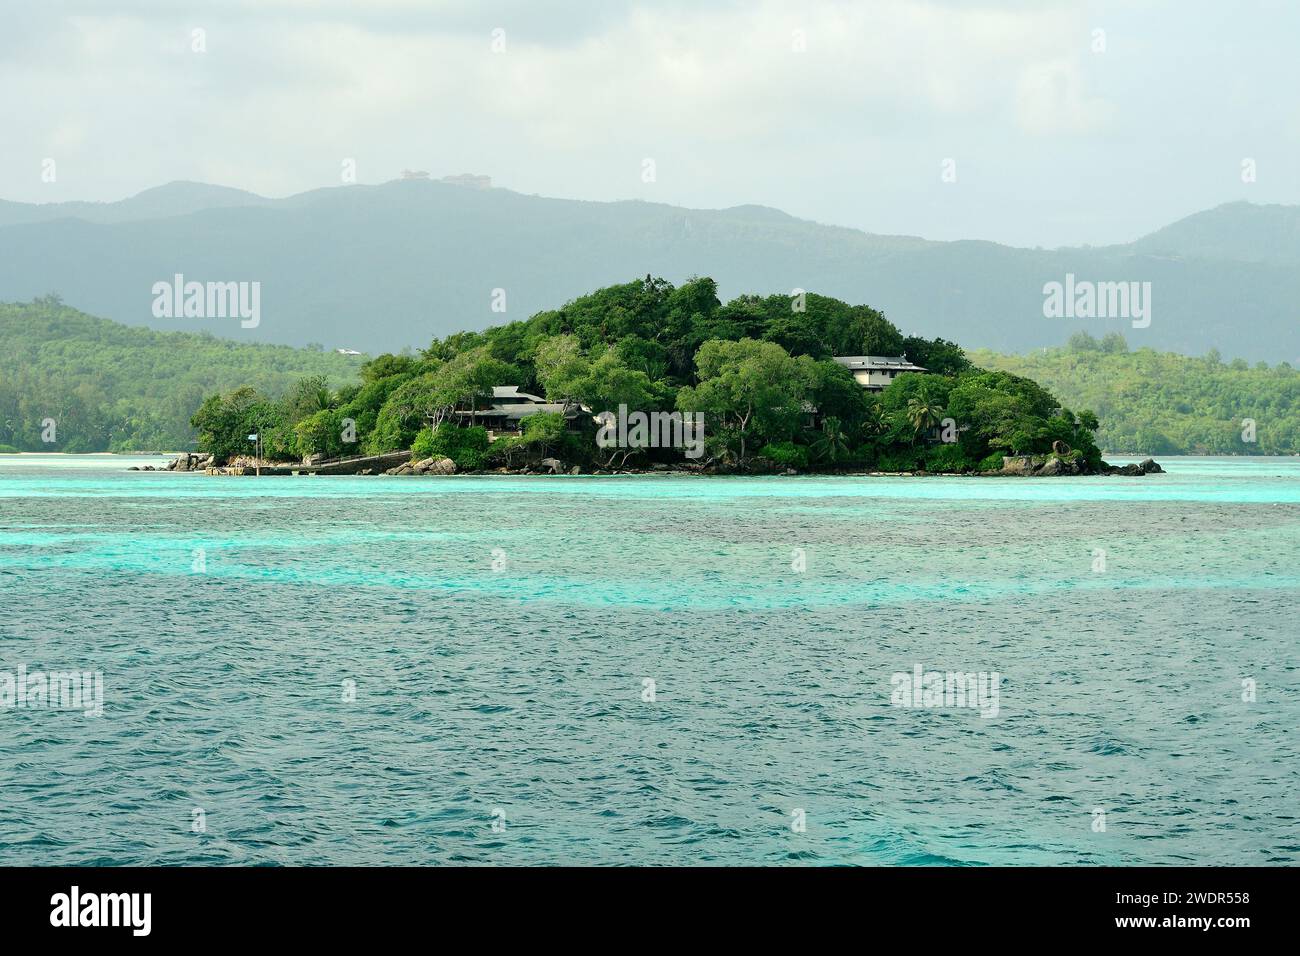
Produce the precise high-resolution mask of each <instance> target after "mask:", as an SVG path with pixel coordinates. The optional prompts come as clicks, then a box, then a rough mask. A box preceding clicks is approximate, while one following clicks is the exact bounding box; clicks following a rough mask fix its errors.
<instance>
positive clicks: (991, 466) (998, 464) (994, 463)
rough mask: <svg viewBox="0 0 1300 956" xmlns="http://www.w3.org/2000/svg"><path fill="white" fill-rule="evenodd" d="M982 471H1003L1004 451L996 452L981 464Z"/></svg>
mask: <svg viewBox="0 0 1300 956" xmlns="http://www.w3.org/2000/svg"><path fill="white" fill-rule="evenodd" d="M979 470H980V471H1001V470H1002V452H1000V451H998V452H994V453H993V454H991V455H989V456H988V457H987V458H985V459H984V460H983V461H981V462H980V464H979Z"/></svg>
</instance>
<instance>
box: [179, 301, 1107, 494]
mask: <svg viewBox="0 0 1300 956" xmlns="http://www.w3.org/2000/svg"><path fill="white" fill-rule="evenodd" d="M847 355H887V356H896V355H902V356H906V357H907V359H909V360H910V361H911V362H912V363H914V364H916V365H920V366H923V367H924V368H925V369H926V370H927V371H926V372H924V373H920V372H908V373H904V374H901V375H898V377H897V378H896V379H894V380H893V381H892V383H891V384H890V385H889V386H888V387H887V388H885V389H884V390H883V391H880V392H878V393H873V392H869V391H867V390H865V389H864V388H863V387H862V386H861V385H860V384H859V383H858V382H857V381H856V380H855V378H854V376H853V374H852V373H851V372H850V371H849V370H848V369H847V368H846V367H844V366H843V365H842V364H840V363H838V362H835V361H833V359H832V357H833V356H847ZM506 385H509V386H515V387H517V388H519V389H520V390H522V391H525V392H533V393H536V394H538V395H540V396H545V398H546V399H547V400H548V401H549V402H551V403H554V405H555V406H558V407H559V408H562V409H566V410H567V409H570V408H581V409H583V414H582V415H580V416H578V423H579V425H580V426H583V425H584V424H585V425H586V427H578V428H574V427H572V425H571V424H570V423H569V422H568V421H566V416H565V415H564V414H562V413H560V412H557V411H539V412H538V413H536V414H532V415H529V416H528V417H526V418H524V419H523V420H522V422H521V427H520V428H519V429H518V431H517V433H512V434H508V435H502V436H489V434H488V432H487V430H486V429H485V428H483V427H482V426H477V425H473V424H465V422H466V421H467V416H466V415H465V413H466V412H470V413H472V412H474V411H475V410H477V409H479V408H482V407H484V406H485V405H486V404H487V403H488V402H489V401H490V400H491V399H492V397H493V389H494V387H498V386H506ZM620 407H622V408H625V409H633V410H638V411H642V412H647V413H649V412H666V413H672V412H677V413H686V412H691V413H701V414H702V415H703V416H704V422H705V430H704V434H705V438H704V446H705V450H706V455H705V456H704V458H703V459H702V460H701V461H699V462H696V463H693V464H694V467H699V468H706V469H710V470H734V471H755V470H758V471H764V470H773V469H782V470H786V469H795V470H799V471H802V470H809V469H813V470H824V471H834V470H848V469H851V470H864V469H869V470H879V471H909V472H910V471H918V470H921V471H930V472H974V471H992V470H996V469H1000V468H1001V467H1002V465H1003V457H1004V456H1005V455H1033V454H1037V455H1044V456H1050V455H1055V456H1057V457H1059V458H1060V459H1061V460H1062V462H1063V463H1065V464H1066V465H1067V466H1068V467H1069V468H1070V469H1071V470H1074V471H1084V472H1092V471H1096V470H1098V468H1099V467H1100V465H1101V453H1100V451H1099V449H1098V448H1097V446H1096V444H1095V442H1094V440H1093V432H1094V430H1095V429H1096V428H1097V420H1096V418H1095V416H1094V415H1093V414H1092V413H1091V412H1088V411H1080V412H1079V413H1078V414H1076V413H1075V412H1074V411H1072V410H1070V409H1068V408H1064V407H1062V406H1061V404H1060V403H1059V402H1058V401H1057V400H1056V398H1054V397H1053V396H1052V395H1051V394H1050V393H1049V392H1047V391H1046V390H1045V389H1043V388H1041V387H1040V386H1039V385H1037V384H1036V383H1034V382H1033V381H1031V380H1029V379H1028V378H1024V377H1022V376H1018V375H1015V374H1012V373H1010V372H1006V371H1000V370H994V371H989V370H985V369H982V368H978V367H976V366H975V365H973V364H972V363H971V362H970V361H969V360H968V359H967V357H966V356H965V354H964V353H963V351H962V349H961V348H960V347H959V346H957V345H956V344H954V343H951V342H946V341H944V340H942V339H924V338H920V337H916V336H907V335H904V334H903V333H902V332H901V331H900V330H899V329H897V328H896V327H895V326H894V325H893V324H892V323H890V322H889V321H888V320H887V319H886V318H885V317H884V316H883V315H882V314H881V313H880V312H878V311H876V310H875V309H872V308H870V307H869V306H865V305H849V304H847V303H844V302H841V301H839V300H837V299H833V298H830V297H827V296H820V295H815V294H806V295H803V296H797V297H791V296H787V295H771V296H756V295H744V296H740V297H739V298H736V299H733V300H732V301H731V302H728V303H726V304H725V305H724V304H723V303H722V302H720V300H719V299H718V295H717V289H716V286H715V284H714V282H713V281H712V280H711V279H708V278H697V279H693V280H691V281H689V282H686V283H684V284H682V285H681V286H674V285H672V284H671V283H669V282H667V281H665V280H663V279H653V278H650V277H646V278H645V279H644V280H638V281H634V282H629V283H626V284H623V285H617V286H611V287H609V288H605V289H601V290H598V291H596V292H593V293H591V294H589V295H585V296H582V297H580V298H577V299H575V300H573V301H572V302H569V303H568V304H566V305H565V306H564V307H563V308H560V309H555V310H549V311H545V312H540V313H538V314H536V315H534V316H532V317H531V318H529V319H527V320H523V321H517V322H511V323H509V324H506V325H501V326H496V327H493V328H489V329H487V330H485V331H483V332H462V333H458V334H455V335H451V336H448V337H447V338H443V339H439V340H435V341H433V342H432V343H431V344H430V346H429V347H428V348H427V349H424V350H423V351H421V352H420V353H419V354H407V355H391V354H388V355H381V356H378V357H376V358H373V359H371V360H370V361H368V362H366V363H365V364H364V365H363V366H362V367H361V370H360V381H359V382H355V383H353V384H350V385H346V386H343V387H341V388H334V389H332V388H330V387H329V385H328V383H327V382H326V381H325V380H324V379H323V378H320V377H309V378H304V379H302V380H299V381H298V382H296V383H295V384H294V385H293V386H292V387H291V388H290V389H289V390H288V392H287V393H286V394H285V395H283V396H282V397H280V398H278V399H277V398H272V397H270V396H268V395H266V394H264V393H262V392H261V391H259V390H258V389H255V388H253V387H250V386H245V387H241V388H237V389H234V390H232V391H227V392H224V393H221V394H216V395H211V396H209V397H208V398H207V399H206V400H205V401H204V402H203V404H202V406H201V407H200V408H199V409H198V411H197V412H196V413H195V415H194V419H193V424H194V426H195V428H196V429H197V430H198V434H199V447H200V449H201V450H202V451H204V452H206V453H209V454H211V455H212V456H213V460H214V461H215V462H218V463H220V462H222V461H228V460H231V459H233V458H235V457H237V456H240V455H247V454H248V453H249V451H250V447H249V439H248V436H249V435H250V434H257V435H259V436H260V442H261V447H262V449H263V458H264V459H268V460H285V461H287V460H302V459H309V458H311V457H313V456H317V457H325V458H332V457H337V456H341V455H347V454H364V455H382V454H384V453H386V452H392V451H396V450H401V449H408V448H409V449H412V452H413V456H414V457H419V458H423V457H429V458H433V457H438V458H449V459H451V461H452V462H454V463H455V465H456V467H457V469H458V470H468V471H479V470H485V469H493V468H520V467H530V466H531V465H533V464H535V463H536V462H537V461H539V460H543V459H546V460H556V461H560V462H563V463H564V464H565V466H566V467H567V466H577V467H579V468H596V469H601V468H611V467H614V466H615V456H616V455H617V467H619V468H631V467H650V466H654V465H656V464H659V465H663V464H672V465H678V466H680V465H685V464H688V463H686V462H684V460H683V456H682V452H681V450H680V449H679V448H639V449H628V448H619V449H615V450H613V451H611V450H609V449H603V448H601V447H599V446H598V444H597V442H596V441H594V440H593V438H594V432H595V423H594V422H593V421H591V418H592V415H591V413H593V412H601V411H611V410H614V409H618V408H620ZM471 418H472V416H471ZM490 438H495V440H490Z"/></svg>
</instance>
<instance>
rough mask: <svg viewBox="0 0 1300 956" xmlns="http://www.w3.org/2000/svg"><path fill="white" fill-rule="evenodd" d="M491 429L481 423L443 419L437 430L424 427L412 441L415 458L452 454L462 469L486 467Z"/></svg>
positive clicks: (479, 469) (469, 469)
mask: <svg viewBox="0 0 1300 956" xmlns="http://www.w3.org/2000/svg"><path fill="white" fill-rule="evenodd" d="M489 444H490V442H489V441H488V433H487V429H486V428H484V427H482V426H481V425H475V426H473V427H472V428H461V427H460V426H459V425H455V424H453V423H452V422H443V423H442V424H441V425H439V426H438V428H437V430H430V429H428V428H423V429H421V430H420V431H419V433H418V434H417V435H416V436H415V439H414V440H413V441H412V442H411V458H412V459H414V460H416V461H420V460H422V459H425V458H450V459H451V460H452V461H454V462H455V463H456V467H457V468H458V469H459V470H460V471H482V470H483V468H484V467H485V466H486V465H487V453H488V445H489Z"/></svg>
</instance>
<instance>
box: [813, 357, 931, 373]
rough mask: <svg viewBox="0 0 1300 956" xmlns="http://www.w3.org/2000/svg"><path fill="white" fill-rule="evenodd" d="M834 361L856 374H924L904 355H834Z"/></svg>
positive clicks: (920, 368)
mask: <svg viewBox="0 0 1300 956" xmlns="http://www.w3.org/2000/svg"><path fill="white" fill-rule="evenodd" d="M832 359H833V360H834V361H836V362H839V363H840V364H841V365H843V366H844V367H845V368H849V369H852V370H853V371H855V372H877V371H879V372H884V371H894V372H924V371H925V369H923V368H922V367H921V366H919V365H913V364H912V363H911V362H909V361H908V360H907V358H906V356H902V355H834V356H832Z"/></svg>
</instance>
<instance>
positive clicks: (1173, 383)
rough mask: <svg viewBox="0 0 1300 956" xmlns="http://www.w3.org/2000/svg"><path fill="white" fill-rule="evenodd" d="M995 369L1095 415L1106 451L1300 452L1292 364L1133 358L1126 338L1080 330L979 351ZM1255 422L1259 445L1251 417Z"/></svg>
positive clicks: (1298, 379) (1138, 354)
mask: <svg viewBox="0 0 1300 956" xmlns="http://www.w3.org/2000/svg"><path fill="white" fill-rule="evenodd" d="M973 358H974V360H975V361H976V362H978V363H979V364H980V365H983V366H986V367H988V368H996V369H1003V370H1005V371H1008V372H1014V373H1015V374H1017V375H1023V376H1026V377H1028V378H1032V379H1034V380H1035V381H1037V382H1041V383H1042V384H1043V386H1044V387H1046V388H1049V389H1051V390H1052V392H1054V393H1055V394H1057V395H1058V396H1060V397H1061V399H1062V401H1064V402H1066V403H1067V404H1070V405H1072V406H1074V407H1087V408H1091V409H1093V410H1095V411H1096V413H1097V416H1098V417H1099V418H1100V419H1101V427H1100V429H1099V430H1098V433H1097V440H1098V442H1099V443H1100V445H1101V446H1102V447H1103V448H1105V449H1107V450H1109V451H1113V452H1135V453H1141V454H1148V455H1158V454H1259V455H1294V454H1297V453H1300V372H1297V371H1296V370H1295V369H1294V368H1292V367H1291V366H1290V365H1289V364H1288V363H1286V362H1282V363H1280V364H1278V365H1275V366H1269V365H1268V364H1267V363H1264V362H1260V363H1258V364H1256V365H1254V366H1251V365H1249V364H1247V363H1246V362H1245V361H1244V360H1242V359H1237V360H1234V361H1233V362H1231V363H1225V362H1223V361H1222V360H1221V359H1220V357H1219V355H1218V353H1216V352H1211V353H1210V354H1209V355H1207V356H1205V357H1202V358H1190V357H1188V356H1185V355H1178V354H1175V353H1171V352H1155V351H1152V350H1151V349H1139V350H1137V351H1132V352H1131V351H1129V348H1128V345H1127V344H1126V342H1125V341H1124V338H1123V337H1122V336H1120V335H1118V334H1110V335H1107V336H1105V337H1104V338H1102V339H1100V340H1098V339H1096V338H1094V337H1092V336H1091V335H1088V334H1087V333H1083V332H1081V333H1078V334H1076V335H1074V336H1073V337H1072V338H1071V339H1070V344H1069V345H1068V346H1067V347H1065V348H1059V349H1048V350H1044V351H1039V352H1032V353H1030V354H1028V355H997V354H994V353H992V352H984V351H980V352H976V353H974V355H973ZM1247 419H1249V420H1251V421H1253V422H1254V423H1255V430H1254V437H1255V441H1253V442H1251V441H1247V440H1245V438H1243V434H1244V435H1245V436H1246V437H1249V436H1250V431H1249V429H1248V427H1247V426H1246V425H1245V424H1244V422H1245V420H1247Z"/></svg>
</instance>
